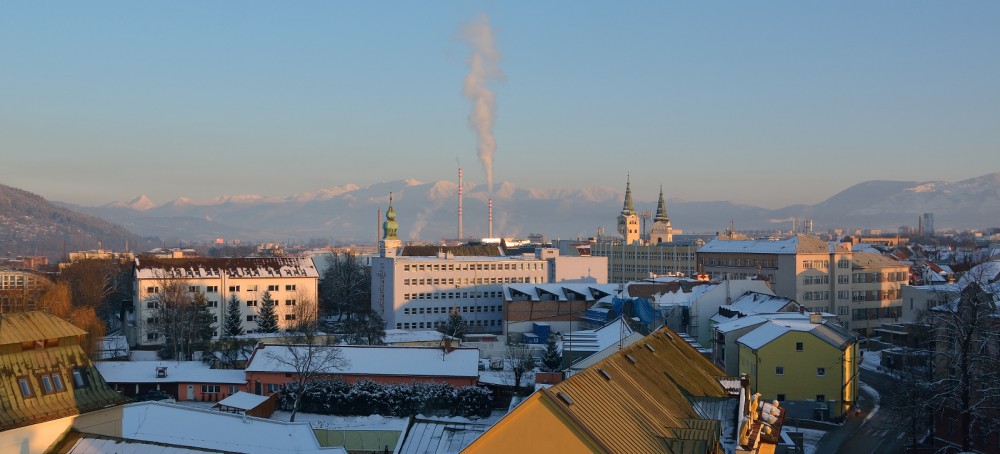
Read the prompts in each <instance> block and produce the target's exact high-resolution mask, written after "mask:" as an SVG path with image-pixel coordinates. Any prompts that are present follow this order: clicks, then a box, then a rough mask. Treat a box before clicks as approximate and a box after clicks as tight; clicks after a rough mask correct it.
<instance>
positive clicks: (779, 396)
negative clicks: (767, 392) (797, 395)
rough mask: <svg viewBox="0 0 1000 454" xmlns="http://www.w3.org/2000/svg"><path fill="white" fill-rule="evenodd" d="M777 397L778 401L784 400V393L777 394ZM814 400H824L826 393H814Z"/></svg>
mask: <svg viewBox="0 0 1000 454" xmlns="http://www.w3.org/2000/svg"><path fill="white" fill-rule="evenodd" d="M777 399H778V402H785V395H784V394H777ZM816 402H826V395H825V394H817V395H816Z"/></svg>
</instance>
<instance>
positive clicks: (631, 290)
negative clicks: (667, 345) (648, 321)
mask: <svg viewBox="0 0 1000 454" xmlns="http://www.w3.org/2000/svg"><path fill="white" fill-rule="evenodd" d="M748 293H753V294H758V295H773V294H774V293H773V292H772V291H771V289H770V287H768V285H767V281H763V280H759V279H734V280H727V281H721V282H709V281H704V280H692V279H687V278H657V279H651V280H648V281H644V282H632V283H629V285H628V294H629V296H633V297H636V296H638V297H644V298H649V299H650V301H651V302H652V303H653V305H654V306H656V307H658V308H659V310H660V312H661V314H662V316H663V323H664V324H666V325H667V326H669V327H670V329H672V330H674V331H676V332H679V333H687V334H689V335H690V336H691V337H692V338H694V339H695V340H696V341H697V342H698V343H699V344H701V345H703V346H705V347H708V348H711V346H712V322H711V318H712V317H713V316H714V315H716V314H718V313H719V308H720V307H723V306H725V305H727V304H732V303H733V302H734V301H735V300H737V299H739V298H740V297H741V296H743V295H746V294H748Z"/></svg>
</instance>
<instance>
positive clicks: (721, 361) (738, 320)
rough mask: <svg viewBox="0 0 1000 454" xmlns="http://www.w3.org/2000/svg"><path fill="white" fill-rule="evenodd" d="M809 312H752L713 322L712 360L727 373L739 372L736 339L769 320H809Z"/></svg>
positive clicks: (829, 316) (832, 319) (828, 317)
mask: <svg viewBox="0 0 1000 454" xmlns="http://www.w3.org/2000/svg"><path fill="white" fill-rule="evenodd" d="M809 317H810V314H803V313H800V312H777V313H764V314H753V315H747V316H744V317H732V318H728V319H726V320H722V321H720V322H719V323H715V324H714V326H712V332H713V333H714V335H715V340H714V341H713V343H712V361H713V362H714V363H715V364H716V365H717V366H719V367H721V368H722V369H723V370H725V371H726V373H727V374H729V375H737V374H739V373H740V367H739V366H740V363H739V359H740V356H739V347H738V346H737V345H736V341H737V340H738V339H739V338H740V337H743V335H744V334H747V333H749V332H750V331H753V330H755V329H757V327H759V326H760V325H763V324H764V323H767V322H768V321H769V320H809ZM823 319H824V320H826V321H829V322H831V323H836V321H837V317H836V316H834V315H833V314H826V315H824V316H823Z"/></svg>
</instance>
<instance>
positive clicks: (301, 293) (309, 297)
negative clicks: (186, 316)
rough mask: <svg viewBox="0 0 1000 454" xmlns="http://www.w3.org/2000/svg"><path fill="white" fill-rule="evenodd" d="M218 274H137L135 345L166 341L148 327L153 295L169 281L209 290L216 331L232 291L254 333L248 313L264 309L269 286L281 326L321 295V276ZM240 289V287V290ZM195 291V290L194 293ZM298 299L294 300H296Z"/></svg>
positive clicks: (245, 323) (252, 314)
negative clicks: (301, 306)
mask: <svg viewBox="0 0 1000 454" xmlns="http://www.w3.org/2000/svg"><path fill="white" fill-rule="evenodd" d="M220 274H221V275H220V276H218V277H212V278H186V279H176V280H174V279H163V278H149V279H143V278H138V277H137V278H136V285H135V299H134V300H133V301H135V312H134V313H135V317H136V324H137V326H136V328H137V330H136V333H135V334H134V335H133V336H132V338H131V339H129V342H130V344H132V345H159V344H162V343H163V339H162V337H158V338H156V339H151V338H150V337H149V334H150V333H151V330H149V328H148V320H149V319H150V318H151V317H152V316H153V314H154V313H155V310H154V309H152V307H151V306H150V303H151V299H152V298H153V297H155V296H156V294H157V293H158V292H159V291H162V290H163V288H164V286H165V285H167V284H166V283H167V282H179V283H181V284H182V285H184V286H185V287H192V288H196V289H197V290H198V291H200V292H202V293H204V294H205V299H206V300H207V301H208V306H209V311H211V312H212V315H213V316H214V317H215V323H216V335H218V334H219V332H220V330H221V329H222V328H221V326H222V321H223V320H225V315H226V309H227V304H228V303H229V298H230V296H231V295H235V296H236V299H237V300H239V302H240V319H241V320H242V321H243V325H242V326H243V330H244V331H245V332H247V333H250V332H252V331H254V330H256V329H257V322H256V319H253V320H248V318H247V317H256V314H257V312H258V311H259V309H260V304H261V299H262V298H263V295H264V292H266V291H268V289H269V288H273V289H275V290H272V291H271V299H273V300H274V301H276V302H277V306H276V311H275V312H276V313H277V316H278V317H277V318H278V327H279V328H282V329H284V328H286V327H288V326H290V325H291V324H292V323H294V322H293V321H292V320H288V319H286V316H288V315H290V314H293V313H294V311H295V310H296V306H297V305H298V304H302V303H304V302H311V303H312V304H313V305H316V303H317V301H318V295H319V280H318V278H317V277H251V278H246V277H228V276H225V273H220ZM237 289H238V290H237ZM191 294H193V293H191ZM293 302H294V303H293Z"/></svg>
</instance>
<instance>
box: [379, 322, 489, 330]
mask: <svg viewBox="0 0 1000 454" xmlns="http://www.w3.org/2000/svg"><path fill="white" fill-rule="evenodd" d="M502 323H503V321H502V320H466V321H465V324H466V325H469V326H478V327H482V328H487V327H497V326H502V325H501V324H502ZM444 324H445V322H442V321H436V322H412V323H411V322H404V323H396V329H435V328H439V327H441V326H443V325H444Z"/></svg>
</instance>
